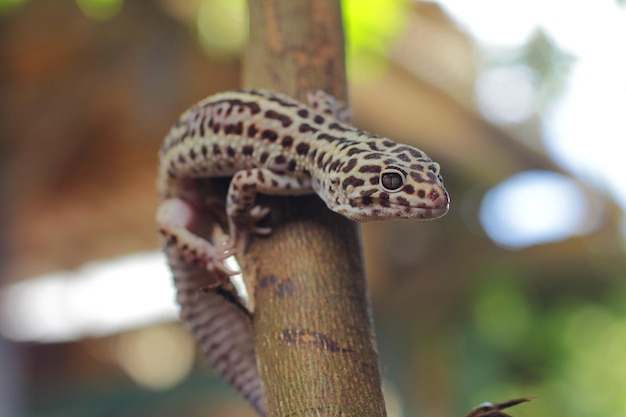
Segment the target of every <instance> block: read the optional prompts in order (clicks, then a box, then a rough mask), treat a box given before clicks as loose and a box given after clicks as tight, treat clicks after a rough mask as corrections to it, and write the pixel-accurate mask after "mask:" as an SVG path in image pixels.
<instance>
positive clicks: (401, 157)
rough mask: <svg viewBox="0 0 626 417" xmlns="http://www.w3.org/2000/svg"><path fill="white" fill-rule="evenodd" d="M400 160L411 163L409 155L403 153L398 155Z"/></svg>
mask: <svg viewBox="0 0 626 417" xmlns="http://www.w3.org/2000/svg"><path fill="white" fill-rule="evenodd" d="M398 159H399V160H401V161H404V162H411V158H409V156H408V155H407V154H404V153H401V154H400V155H398Z"/></svg>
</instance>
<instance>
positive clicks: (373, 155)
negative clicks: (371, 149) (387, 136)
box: [363, 153, 383, 159]
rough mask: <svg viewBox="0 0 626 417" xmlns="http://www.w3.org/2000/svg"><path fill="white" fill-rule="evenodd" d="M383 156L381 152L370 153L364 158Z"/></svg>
mask: <svg viewBox="0 0 626 417" xmlns="http://www.w3.org/2000/svg"><path fill="white" fill-rule="evenodd" d="M382 157H383V155H382V154H379V153H370V154H367V155H365V156H364V157H363V159H381V158H382Z"/></svg>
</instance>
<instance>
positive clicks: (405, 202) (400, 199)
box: [396, 196, 411, 207]
mask: <svg viewBox="0 0 626 417" xmlns="http://www.w3.org/2000/svg"><path fill="white" fill-rule="evenodd" d="M396 201H397V202H398V204H400V205H401V206H406V207H408V206H410V205H411V203H409V200H407V199H406V198H404V197H402V196H397V197H396Z"/></svg>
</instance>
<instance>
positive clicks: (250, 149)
mask: <svg viewBox="0 0 626 417" xmlns="http://www.w3.org/2000/svg"><path fill="white" fill-rule="evenodd" d="M253 152H254V147H253V146H251V145H246V146H244V147H243V148H241V153H243V154H244V155H246V156H250V155H252V153H253Z"/></svg>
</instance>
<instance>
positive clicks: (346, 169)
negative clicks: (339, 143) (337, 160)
mask: <svg viewBox="0 0 626 417" xmlns="http://www.w3.org/2000/svg"><path fill="white" fill-rule="evenodd" d="M356 164H357V160H356V158H352V159H350V160H349V161H348V163H347V164H346V166H345V167H344V168H343V169H342V170H341V171H342V172H344V173H346V174H347V173H348V172H350V171H352V169H353V168H354V167H355V166H356Z"/></svg>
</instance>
